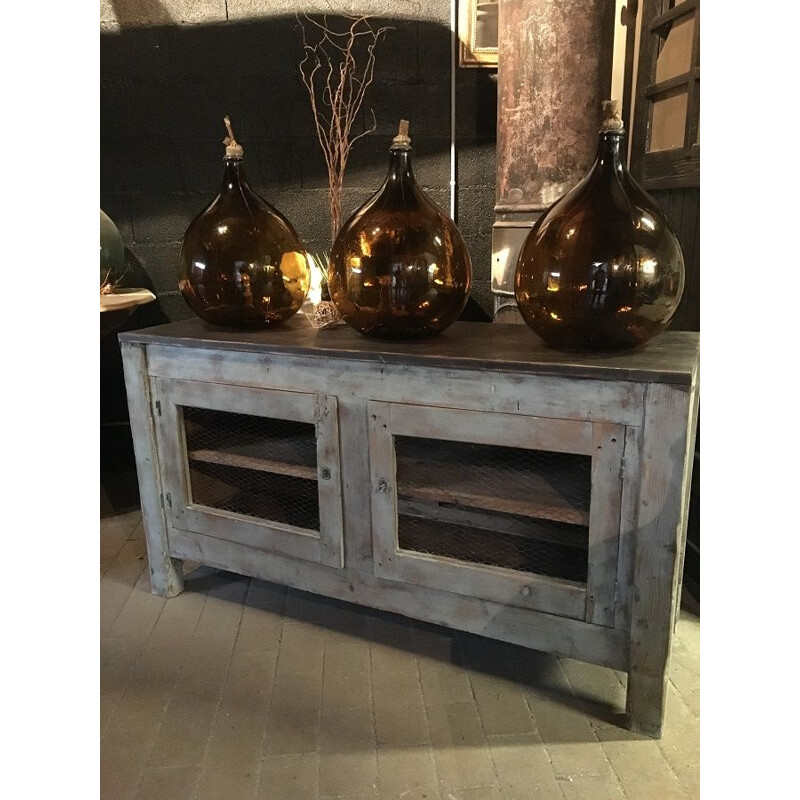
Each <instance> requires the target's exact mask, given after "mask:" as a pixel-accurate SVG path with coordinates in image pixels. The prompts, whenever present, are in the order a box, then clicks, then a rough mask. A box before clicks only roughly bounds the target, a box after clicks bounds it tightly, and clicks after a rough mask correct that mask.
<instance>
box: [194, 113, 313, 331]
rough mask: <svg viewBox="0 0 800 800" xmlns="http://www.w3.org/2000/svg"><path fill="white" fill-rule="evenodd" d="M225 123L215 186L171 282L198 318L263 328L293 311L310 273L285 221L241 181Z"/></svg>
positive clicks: (236, 150) (239, 161) (238, 157)
mask: <svg viewBox="0 0 800 800" xmlns="http://www.w3.org/2000/svg"><path fill="white" fill-rule="evenodd" d="M225 122H226V125H228V134H229V135H228V137H227V138H226V139H225V140H224V143H225V145H226V148H225V159H224V161H223V176H222V187H221V188H220V192H219V194H218V195H217V196H216V197H215V198H214V200H213V201H212V202H211V204H210V205H209V206H207V207H206V208H205V209H204V210H203V211H202V212H201V213H200V214H198V216H197V217H195V218H194V219H193V220H192V222H191V224H190V225H189V227H188V229H187V231H186V234H185V236H184V239H183V245H182V247H181V253H180V264H179V286H180V290H181V292H182V294H183V296H184V298H185V300H186V302H187V303H188V304H189V306H190V307H191V309H192V311H194V313H195V314H197V316H198V317H200V318H201V319H203V320H205V321H206V322H209V323H211V324H213V325H220V326H223V327H237V328H263V327H267V326H269V325H272V324H275V323H279V322H283V321H284V320H286V319H288V318H289V317H291V316H292V315H293V314H295V313H296V312H297V311H298V310H299V309H300V306H301V305H302V304H303V301H304V300H305V297H306V294H307V292H308V288H309V285H310V278H311V271H310V269H309V266H308V261H307V259H306V254H305V252H304V250H303V246H302V245H301V244H300V239H299V238H298V236H297V233H295V230H294V228H293V227H292V225H291V223H289V221H288V220H287V219H286V218H285V217H284V216H283V215H282V214H281V213H280V212H279V211H278V210H277V209H275V208H274V207H273V206H271V205H270V204H269V203H268V202H267V201H266V200H264V199H263V198H261V197H259V196H258V195H257V194H256V193H255V192H254V191H253V190H252V189H251V188H250V187H249V186H248V184H247V179H246V178H245V174H244V158H243V157H242V156H243V151H242V148H241V146H240V145H238V144H237V143H236V140H235V139H234V136H233V131H231V129H230V121H229V120H228V118H227V117H226V118H225Z"/></svg>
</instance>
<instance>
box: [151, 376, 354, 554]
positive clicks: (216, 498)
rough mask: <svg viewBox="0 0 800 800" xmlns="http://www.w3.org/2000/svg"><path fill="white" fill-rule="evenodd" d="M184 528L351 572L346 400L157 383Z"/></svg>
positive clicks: (168, 466) (159, 417)
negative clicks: (345, 555)
mask: <svg viewBox="0 0 800 800" xmlns="http://www.w3.org/2000/svg"><path fill="white" fill-rule="evenodd" d="M155 382H156V416H155V418H156V423H157V431H158V437H159V454H160V457H161V470H162V478H163V481H164V486H165V488H166V497H165V501H166V511H167V514H168V515H169V517H170V520H171V523H172V525H173V526H174V527H176V528H180V529H181V530H186V531H192V532H195V533H202V534H206V535H208V536H214V537H217V538H220V539H226V540H229V541H232V542H236V543H239V544H246V545H249V546H251V547H258V548H260V549H263V550H267V551H269V552H274V553H279V554H281V555H287V556H293V557H295V558H301V559H306V560H309V561H316V562H319V563H321V564H327V565H328V566H332V567H341V566H342V563H343V562H342V551H343V548H342V491H341V480H340V459H339V424H338V408H337V403H336V398H335V397H331V396H329V395H314V394H303V393H300V392H286V391H275V390H271V389H255V388H247V387H239V386H226V385H223V384H217V383H202V382H198V381H181V380H167V379H160V378H158V379H155Z"/></svg>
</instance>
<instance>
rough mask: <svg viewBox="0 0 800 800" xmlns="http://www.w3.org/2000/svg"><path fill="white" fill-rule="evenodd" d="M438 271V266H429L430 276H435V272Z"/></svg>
mask: <svg viewBox="0 0 800 800" xmlns="http://www.w3.org/2000/svg"><path fill="white" fill-rule="evenodd" d="M438 270H439V267H438V265H437V264H431V265H430V266H429V267H428V272H430V274H431V275H435V274H436V273H437V271H438Z"/></svg>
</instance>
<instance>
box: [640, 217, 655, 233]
mask: <svg viewBox="0 0 800 800" xmlns="http://www.w3.org/2000/svg"><path fill="white" fill-rule="evenodd" d="M640 222H641V223H642V226H643V227H645V228H647V230H649V231H654V230H655V229H656V224H655V222H653V219H652V217H649V216H647V214H645V215H644V216H643V217H642V218H641V220H640Z"/></svg>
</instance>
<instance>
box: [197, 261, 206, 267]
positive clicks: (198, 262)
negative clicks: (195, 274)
mask: <svg viewBox="0 0 800 800" xmlns="http://www.w3.org/2000/svg"><path fill="white" fill-rule="evenodd" d="M194 268H195V269H205V268H206V265H205V264H204V263H203V262H202V261H195V262H194Z"/></svg>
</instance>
